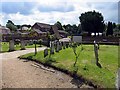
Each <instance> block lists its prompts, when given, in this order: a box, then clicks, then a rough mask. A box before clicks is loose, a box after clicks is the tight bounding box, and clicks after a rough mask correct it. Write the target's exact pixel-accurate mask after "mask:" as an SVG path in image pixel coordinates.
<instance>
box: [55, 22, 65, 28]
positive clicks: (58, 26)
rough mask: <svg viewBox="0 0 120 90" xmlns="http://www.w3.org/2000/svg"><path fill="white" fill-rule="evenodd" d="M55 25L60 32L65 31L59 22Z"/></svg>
mask: <svg viewBox="0 0 120 90" xmlns="http://www.w3.org/2000/svg"><path fill="white" fill-rule="evenodd" d="M55 25H56V26H57V28H58V30H63V27H62V24H61V22H59V21H57V22H56V23H55Z"/></svg>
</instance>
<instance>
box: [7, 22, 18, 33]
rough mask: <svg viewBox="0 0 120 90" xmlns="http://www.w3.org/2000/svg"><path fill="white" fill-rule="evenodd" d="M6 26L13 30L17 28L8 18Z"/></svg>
mask: <svg viewBox="0 0 120 90" xmlns="http://www.w3.org/2000/svg"><path fill="white" fill-rule="evenodd" d="M6 27H7V28H9V29H10V30H11V31H13V32H15V31H16V30H17V27H16V26H15V25H14V23H13V22H12V21H11V20H8V22H7V24H6Z"/></svg>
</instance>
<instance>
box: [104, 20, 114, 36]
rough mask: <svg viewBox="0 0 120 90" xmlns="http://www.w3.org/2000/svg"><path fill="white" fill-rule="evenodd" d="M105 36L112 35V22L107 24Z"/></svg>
mask: <svg viewBox="0 0 120 90" xmlns="http://www.w3.org/2000/svg"><path fill="white" fill-rule="evenodd" d="M106 35H107V36H108V35H113V25H112V22H108V27H107V32H106Z"/></svg>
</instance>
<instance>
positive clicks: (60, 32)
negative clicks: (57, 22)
mask: <svg viewBox="0 0 120 90" xmlns="http://www.w3.org/2000/svg"><path fill="white" fill-rule="evenodd" d="M58 32H59V34H60V36H61V37H62V38H66V37H67V36H68V32H66V31H64V30H58Z"/></svg>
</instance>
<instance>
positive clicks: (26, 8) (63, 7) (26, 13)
mask: <svg viewBox="0 0 120 90" xmlns="http://www.w3.org/2000/svg"><path fill="white" fill-rule="evenodd" d="M85 1H86V0H85ZM117 4H118V3H117V2H80V1H78V0H75V1H73V0H69V1H60V0H51V1H48V0H42V1H41V0H40V2H12V3H11V2H2V7H3V8H2V22H0V23H2V24H4V25H5V24H6V22H7V20H8V19H10V20H12V21H13V22H14V23H15V24H31V25H33V24H34V23H35V22H41V23H49V24H54V23H56V22H57V21H60V22H61V23H62V24H68V23H70V24H79V23H80V22H79V16H80V15H81V13H84V12H87V11H93V10H95V11H98V12H100V13H102V15H103V16H104V19H105V21H113V22H117V21H118V14H117V12H118V7H117Z"/></svg>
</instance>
